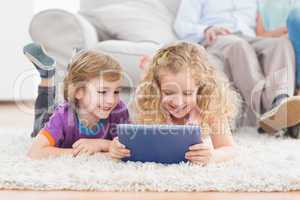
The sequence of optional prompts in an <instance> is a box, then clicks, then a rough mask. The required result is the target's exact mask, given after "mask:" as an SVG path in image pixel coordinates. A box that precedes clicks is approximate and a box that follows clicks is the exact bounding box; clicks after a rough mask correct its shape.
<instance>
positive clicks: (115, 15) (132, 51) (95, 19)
mask: <svg viewBox="0 0 300 200" xmlns="http://www.w3.org/2000/svg"><path fill="white" fill-rule="evenodd" d="M180 2H181V0H81V1H80V9H79V11H78V12H77V13H70V12H68V11H65V10H60V9H49V10H45V11H42V12H40V13H38V14H36V15H35V16H34V18H33V19H32V22H31V24H30V29H29V32H30V35H31V37H32V39H33V41H35V42H37V43H40V44H42V45H43V46H44V47H45V49H46V50H47V52H48V53H49V54H50V55H51V56H53V57H54V58H55V59H56V60H57V63H58V72H59V73H57V75H56V80H57V82H58V83H62V79H63V77H64V74H65V72H66V67H65V66H67V64H68V62H69V60H70V58H71V57H72V52H73V49H74V48H86V49H90V48H96V49H99V50H101V51H104V52H106V53H108V54H110V55H112V56H113V57H115V58H116V59H117V60H118V61H119V62H120V63H121V65H122V66H123V68H124V69H125V73H126V76H125V79H124V81H123V83H122V86H123V88H124V90H123V91H125V92H124V93H123V98H125V101H126V102H128V103H129V102H130V101H132V97H133V95H132V92H133V91H134V89H135V87H136V86H137V84H138V82H139V79H140V77H141V74H142V70H141V69H140V67H139V63H140V60H141V58H142V56H144V55H149V54H153V53H154V52H155V51H156V50H157V49H158V48H160V47H161V46H162V45H164V44H165V43H168V42H172V41H175V40H178V38H177V36H176V34H175V32H174V30H173V22H174V20H175V17H176V13H177V9H178V7H179V4H180ZM219 66H221V65H219ZM221 70H223V71H225V73H226V69H221ZM228 75H229V74H228ZM60 90H61V89H60V88H58V90H57V91H58V92H57V94H61V91H60ZM57 96H58V101H61V100H63V99H62V95H57ZM242 113H247V111H243V112H242ZM246 118H247V117H246ZM240 119H241V120H239V122H238V123H239V124H245V123H246V124H247V123H248V121H247V119H246V120H244V116H241V118H240Z"/></svg>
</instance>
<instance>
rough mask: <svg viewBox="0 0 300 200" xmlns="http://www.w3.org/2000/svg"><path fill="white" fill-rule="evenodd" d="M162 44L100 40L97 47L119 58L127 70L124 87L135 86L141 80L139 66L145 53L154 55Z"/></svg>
mask: <svg viewBox="0 0 300 200" xmlns="http://www.w3.org/2000/svg"><path fill="white" fill-rule="evenodd" d="M159 47H160V46H159V45H156V44H153V43H148V42H129V41H121V40H107V41H104V42H99V43H98V44H97V45H96V46H95V48H96V49H99V50H101V51H103V52H105V53H107V54H109V55H111V56H112V57H114V58H115V59H117V60H118V61H119V62H120V64H121V66H122V67H123V69H124V71H125V80H124V81H123V83H122V86H123V87H130V88H134V87H136V86H137V84H138V83H139V81H140V77H141V76H142V74H143V73H142V70H141V69H140V68H139V64H140V61H141V58H142V57H143V56H144V55H152V54H153V53H154V52H155V51H156V50H158V48H159Z"/></svg>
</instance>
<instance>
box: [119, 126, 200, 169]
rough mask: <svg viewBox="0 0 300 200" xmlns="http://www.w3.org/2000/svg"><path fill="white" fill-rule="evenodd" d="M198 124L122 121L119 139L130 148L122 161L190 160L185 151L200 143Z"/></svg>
mask: <svg viewBox="0 0 300 200" xmlns="http://www.w3.org/2000/svg"><path fill="white" fill-rule="evenodd" d="M200 132H201V130H200V127H199V126H190V125H189V126H186V125H136V124H119V125H118V126H117V133H118V137H119V141H120V142H121V143H122V144H124V145H125V146H126V148H127V149H129V150H130V153H131V157H129V158H124V159H122V160H123V161H140V162H156V163H163V164H173V163H180V162H185V161H187V160H186V159H185V153H186V152H187V151H188V148H189V147H190V146H191V145H194V144H198V143H200V140H201V139H200V136H201V133H200Z"/></svg>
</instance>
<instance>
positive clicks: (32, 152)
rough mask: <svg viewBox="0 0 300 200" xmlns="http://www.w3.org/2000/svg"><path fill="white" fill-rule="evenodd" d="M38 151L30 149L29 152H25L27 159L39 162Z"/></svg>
mask: <svg viewBox="0 0 300 200" xmlns="http://www.w3.org/2000/svg"><path fill="white" fill-rule="evenodd" d="M39 152H40V151H39V150H38V149H35V148H33V147H32V148H30V149H29V151H28V152H27V157H28V158H30V159H33V160H39V159H41V155H40V153H39Z"/></svg>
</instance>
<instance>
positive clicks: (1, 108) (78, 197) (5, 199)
mask: <svg viewBox="0 0 300 200" xmlns="http://www.w3.org/2000/svg"><path fill="white" fill-rule="evenodd" d="M20 105H23V106H20ZM24 105H25V107H26V109H24ZM32 110H33V103H32V102H25V104H24V103H21V102H19V103H17V104H16V103H13V102H2V103H1V102H0V128H9V127H14V128H31V127H32V123H33V112H32ZM0 162H1V161H0ZM140 199H143V200H155V199H158V200H177V199H185V200H237V199H239V200H300V191H299V192H289V193H215V192H208V193H152V192H149V193H110V192H72V191H61V192H57V191H53V192H37V191H8V190H0V200H140Z"/></svg>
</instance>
